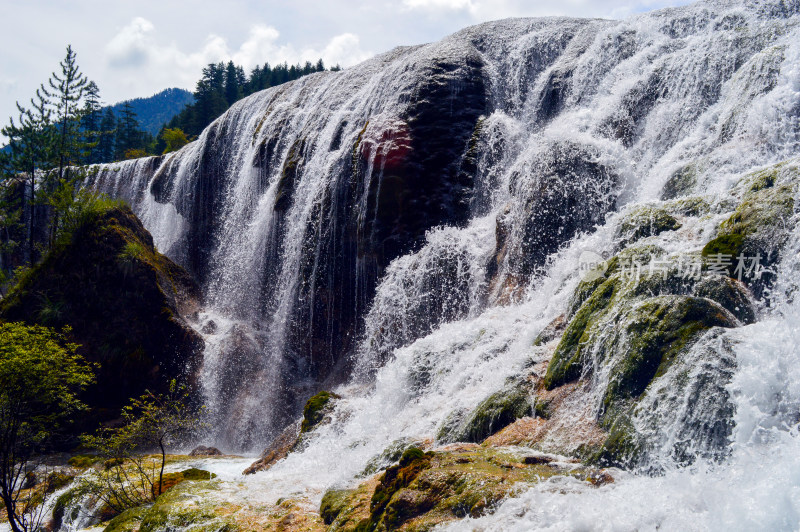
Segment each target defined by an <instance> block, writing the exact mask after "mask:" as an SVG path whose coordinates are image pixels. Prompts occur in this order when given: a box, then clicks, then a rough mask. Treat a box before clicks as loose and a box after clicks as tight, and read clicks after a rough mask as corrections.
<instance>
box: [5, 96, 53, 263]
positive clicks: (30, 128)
mask: <svg viewBox="0 0 800 532" xmlns="http://www.w3.org/2000/svg"><path fill="white" fill-rule="evenodd" d="M17 109H18V111H19V121H18V123H15V122H14V120H13V119H11V121H10V124H9V125H8V126H7V127H4V128H3V130H2V132H3V134H4V135H5V136H6V137H8V139H9V143H8V145H9V147H10V152H9V153H8V154H7V161H6V165H7V168H6V172H4V174H5V175H4V176H3V184H4V189H6V190H7V189H8V188H9V186H14V185H15V183H16V182H17V181H18V180H19V179H20V178H22V179H24V183H25V185H24V189H23V190H24V192H23V194H22V195H21V201H22V205H16V206H10V205H7V206H6V207H7V208H8V209H10V210H9V211H5V212H3V216H5V217H13V216H14V214H13V213H14V212H15V211H16V210H17V209H19V211H21V212H23V213H24V214H23V215H22V217H23V218H24V221H25V225H26V233H27V238H26V240H27V246H26V247H25V248H24V260H25V261H26V262H30V261H31V260H33V251H34V228H35V226H36V209H35V200H36V196H37V189H38V187H37V184H38V179H39V176H40V175H41V174H42V173H43V172H47V171H49V170H50V169H51V168H52V166H53V162H52V161H53V159H54V156H55V154H56V153H57V148H58V140H59V139H58V136H57V129H56V128H55V127H54V124H53V122H52V119H51V116H52V112H51V110H50V108H49V105H48V100H47V98H45V97H44V96H43V95H42V92H41V91H40V90H37V91H36V98H35V99H34V98H31V108H30V109H25V108H24V107H22V106H21V105H20V104H19V103H17Z"/></svg>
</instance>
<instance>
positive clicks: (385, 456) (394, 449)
mask: <svg viewBox="0 0 800 532" xmlns="http://www.w3.org/2000/svg"><path fill="white" fill-rule="evenodd" d="M416 444H417V442H416V441H415V440H413V439H411V438H400V439H398V440H395V441H393V442H392V443H391V444H389V446H388V447H386V449H384V450H383V451H382V452H381V453H380V454H379V455H377V456H374V457H372V458H371V459H370V460H369V462H367V465H366V466H365V467H364V471H362V472H361V474H360V475H359V476H361V477H366V476H370V475H373V474H375V473H377V472H378V471H381V470H382V469H385V468H386V467H387V466H389V465H391V464H393V463H395V462H397V461H398V460H400V457H402V456H403V453H404V452H405V451H406V449H409V448H411V447H414V446H415V445H416Z"/></svg>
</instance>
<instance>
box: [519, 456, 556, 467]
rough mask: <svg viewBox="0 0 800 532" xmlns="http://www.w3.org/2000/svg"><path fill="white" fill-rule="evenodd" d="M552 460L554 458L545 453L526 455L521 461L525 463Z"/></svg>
mask: <svg viewBox="0 0 800 532" xmlns="http://www.w3.org/2000/svg"><path fill="white" fill-rule="evenodd" d="M553 461H555V458H553V457H552V456H547V455H534V456H526V457H525V458H523V459H522V463H523V464H527V465H536V464H549V463H550V462H553Z"/></svg>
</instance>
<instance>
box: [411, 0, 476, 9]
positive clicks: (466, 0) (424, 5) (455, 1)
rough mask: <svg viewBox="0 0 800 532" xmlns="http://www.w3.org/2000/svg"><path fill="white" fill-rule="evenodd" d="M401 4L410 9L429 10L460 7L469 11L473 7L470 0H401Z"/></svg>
mask: <svg viewBox="0 0 800 532" xmlns="http://www.w3.org/2000/svg"><path fill="white" fill-rule="evenodd" d="M403 5H404V6H406V7H408V8H410V9H424V10H429V11H439V10H451V11H460V10H462V9H468V10H470V11H471V10H473V9H474V8H475V6H474V4H473V2H472V0H403Z"/></svg>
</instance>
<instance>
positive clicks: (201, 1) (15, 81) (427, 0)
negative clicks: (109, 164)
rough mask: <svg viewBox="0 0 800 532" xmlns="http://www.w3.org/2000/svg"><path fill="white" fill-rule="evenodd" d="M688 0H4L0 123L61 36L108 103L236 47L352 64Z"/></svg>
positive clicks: (55, 51)
mask: <svg viewBox="0 0 800 532" xmlns="http://www.w3.org/2000/svg"><path fill="white" fill-rule="evenodd" d="M686 3H688V0H559V1H548V2H544V1H527V2H526V1H521V0H494V1H484V0H393V1H387V0H374V1H371V2H351V1H345V0H327V1H325V2H319V1H317V2H312V1H310V0H293V1H287V0H214V1H209V0H186V1H183V2H177V1H173V0H135V1H133V0H104V1H99V0H69V1H67V0H0V8H1V9H0V12H1V13H2V14H3V17H2V18H3V24H2V26H3V30H2V32H0V65H2V69H1V70H0V124H2V125H5V124H7V123H8V117H9V116H11V115H12V114H15V113H16V110H15V106H14V102H15V101H20V102H21V103H27V101H28V99H29V98H30V97H31V96H32V95H33V93H34V91H35V90H36V88H37V87H38V86H39V84H40V83H42V82H44V81H45V80H46V79H47V78H48V76H49V75H50V73H51V72H52V71H53V70H54V69H57V68H58V62H59V61H60V60H61V59H62V58H63V56H64V51H65V48H66V45H67V44H72V47H73V49H74V50H75V51H76V52H77V54H78V64H79V65H80V66H81V69H82V70H83V72H84V73H85V74H86V75H87V76H88V77H89V79H93V80H95V82H96V83H97V84H98V86H99V87H100V92H101V96H102V98H103V100H104V101H105V102H108V103H115V102H118V101H121V100H124V99H128V98H135V97H138V96H149V95H151V94H154V93H156V92H158V91H160V90H162V89H164V88H167V87H183V88H186V89H190V90H192V89H193V88H194V84H195V82H196V81H197V79H198V78H199V76H200V72H201V70H202V67H203V66H204V65H206V64H208V63H210V62H216V61H227V60H228V59H233V60H234V61H235V62H236V63H238V64H241V65H243V66H244V67H245V68H246V69H247V70H249V69H251V68H252V67H253V66H255V65H256V64H263V63H264V62H270V63H273V64H275V63H280V62H283V61H288V62H289V63H295V62H298V61H305V60H311V61H315V60H316V59H318V58H320V57H321V58H322V59H323V60H324V61H325V63H326V64H328V65H330V64H335V63H339V64H341V65H342V66H345V67H346V66H349V65H352V64H355V63H358V62H359V61H362V60H363V59H366V58H367V57H369V56H370V55H372V54H375V53H379V52H382V51H386V50H388V49H390V48H392V47H394V46H397V45H401V44H419V43H425V42H431V41H435V40H438V39H440V38H442V37H444V36H445V35H448V34H449V33H452V32H454V31H456V30H458V29H460V28H462V27H465V26H468V25H471V24H475V23H478V22H483V21H487V20H494V19H498V18H505V17H519V16H546V15H570V16H579V17H605V18H623V17H626V16H628V15H630V14H634V13H638V12H642V11H648V10H651V9H657V8H659V7H664V6H669V5H679V4H686Z"/></svg>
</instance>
